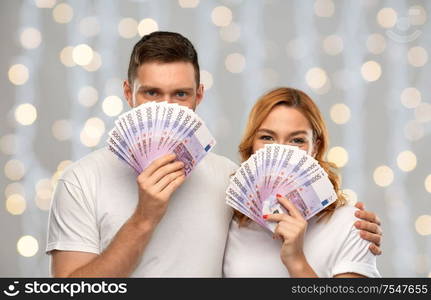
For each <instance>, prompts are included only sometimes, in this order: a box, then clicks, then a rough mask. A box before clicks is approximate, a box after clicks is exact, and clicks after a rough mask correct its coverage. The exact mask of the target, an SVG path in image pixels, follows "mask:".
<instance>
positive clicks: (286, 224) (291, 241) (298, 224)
mask: <svg viewBox="0 0 431 300" xmlns="http://www.w3.org/2000/svg"><path fill="white" fill-rule="evenodd" d="M277 200H278V201H279V202H280V203H281V204H282V205H283V206H284V208H286V210H287V211H288V214H270V215H264V216H263V218H264V219H265V220H267V221H272V222H278V225H277V227H276V228H275V232H274V235H275V236H276V237H277V238H281V239H282V240H283V245H282V247H281V252H280V257H281V261H282V262H283V264H284V265H285V266H286V268H287V269H288V271H289V273H290V275H291V276H292V277H293V275H294V274H292V273H295V272H296V271H302V270H305V269H306V268H305V267H306V266H308V263H307V261H306V259H305V256H304V252H303V244H304V234H305V231H306V230H307V221H306V220H305V219H304V217H303V216H302V215H301V213H300V212H299V211H298V209H297V208H296V207H295V205H294V204H293V203H292V202H291V201H290V200H288V199H287V198H284V197H282V196H281V195H278V194H277ZM308 267H309V266H308ZM304 268H305V269H304ZM313 273H314V272H313ZM304 275H305V274H304ZM308 275H309V276H311V275H312V274H308Z"/></svg>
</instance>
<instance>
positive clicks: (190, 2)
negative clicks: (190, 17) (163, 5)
mask: <svg viewBox="0 0 431 300" xmlns="http://www.w3.org/2000/svg"><path fill="white" fill-rule="evenodd" d="M178 4H179V5H180V6H181V7H182V8H195V7H197V6H198V5H199V0H178Z"/></svg>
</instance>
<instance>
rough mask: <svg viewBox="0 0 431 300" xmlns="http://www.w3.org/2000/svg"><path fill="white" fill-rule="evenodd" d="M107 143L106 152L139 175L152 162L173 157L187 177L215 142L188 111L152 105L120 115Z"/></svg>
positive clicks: (156, 103) (142, 106)
mask: <svg viewBox="0 0 431 300" xmlns="http://www.w3.org/2000/svg"><path fill="white" fill-rule="evenodd" d="M107 143H108V148H109V150H110V151H112V152H113V153H114V154H115V155H117V156H118V157H119V158H120V159H121V160H123V161H124V162H126V163H127V164H129V165H130V166H131V167H132V168H133V169H134V170H135V171H136V172H137V173H138V174H139V173H141V172H142V171H143V170H145V169H146V168H147V167H148V165H150V164H151V162H153V161H154V160H155V159H157V158H159V157H161V156H163V155H166V154H170V153H175V154H176V156H177V158H176V159H177V160H179V161H182V162H183V163H184V170H185V174H186V176H187V175H189V174H190V172H191V171H192V170H193V168H194V167H195V166H196V165H197V164H198V163H199V161H201V160H202V158H203V157H205V155H206V154H207V153H208V152H209V151H210V150H211V149H212V148H213V147H214V145H215V143H216V141H215V139H214V137H213V136H212V135H211V133H210V132H209V130H208V128H207V127H206V126H205V124H204V122H203V121H202V120H201V118H199V116H198V115H197V114H196V113H195V112H194V111H192V110H191V109H189V108H187V107H185V106H181V105H178V104H173V103H167V102H154V101H152V102H147V103H144V104H142V105H140V106H137V107H135V108H133V109H131V110H129V111H127V112H126V113H123V114H122V115H120V116H119V117H118V119H117V120H116V121H115V127H114V128H113V129H112V130H111V131H110V132H109V134H108V140H107Z"/></svg>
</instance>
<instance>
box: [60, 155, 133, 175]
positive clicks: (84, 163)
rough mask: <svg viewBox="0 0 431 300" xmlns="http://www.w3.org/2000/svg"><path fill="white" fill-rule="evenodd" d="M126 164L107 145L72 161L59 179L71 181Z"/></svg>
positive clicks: (116, 168)
mask: <svg viewBox="0 0 431 300" xmlns="http://www.w3.org/2000/svg"><path fill="white" fill-rule="evenodd" d="M124 168H126V169H127V166H126V165H125V164H124V163H122V162H121V161H120V160H119V159H117V158H116V157H115V155H114V154H113V153H111V152H110V151H109V150H108V148H107V147H103V148H100V149H97V150H95V151H93V152H91V153H89V154H87V155H85V156H83V157H82V158H80V159H79V160H77V161H75V162H74V163H72V164H70V165H69V166H68V167H67V168H66V169H65V170H64V172H63V174H62V176H61V179H63V180H67V181H73V180H74V179H79V178H81V177H88V176H95V175H97V174H104V173H105V174H106V172H109V171H111V170H112V169H115V170H116V171H117V172H118V171H119V170H121V169H124Z"/></svg>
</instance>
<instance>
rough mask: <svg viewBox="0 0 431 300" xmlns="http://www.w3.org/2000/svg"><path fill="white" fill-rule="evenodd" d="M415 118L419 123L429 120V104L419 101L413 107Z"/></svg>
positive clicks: (430, 117) (430, 115) (430, 108)
mask: <svg viewBox="0 0 431 300" xmlns="http://www.w3.org/2000/svg"><path fill="white" fill-rule="evenodd" d="M415 117H416V120H417V121H419V122H421V123H426V122H429V121H431V104H429V103H425V102H424V103H421V104H419V105H418V106H417V107H416V108H415Z"/></svg>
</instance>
